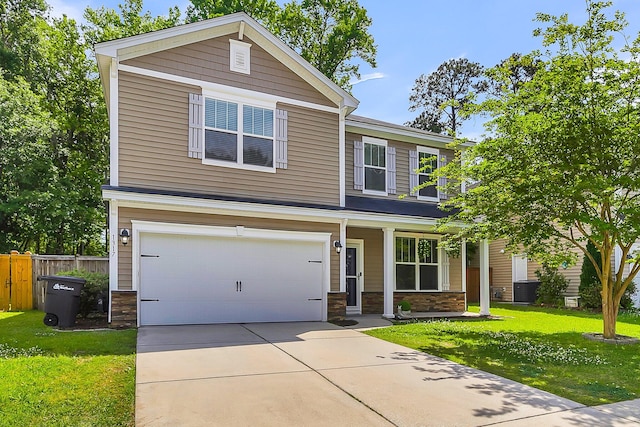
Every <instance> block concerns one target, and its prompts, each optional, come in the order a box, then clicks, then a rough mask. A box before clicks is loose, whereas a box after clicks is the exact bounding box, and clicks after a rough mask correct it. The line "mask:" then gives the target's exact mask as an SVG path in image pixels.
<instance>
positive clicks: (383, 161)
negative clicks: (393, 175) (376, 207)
mask: <svg viewBox="0 0 640 427" xmlns="http://www.w3.org/2000/svg"><path fill="white" fill-rule="evenodd" d="M362 142H363V144H364V192H365V193H370V194H383V195H386V194H387V141H385V140H382V139H376V138H368V137H363V138H362Z"/></svg>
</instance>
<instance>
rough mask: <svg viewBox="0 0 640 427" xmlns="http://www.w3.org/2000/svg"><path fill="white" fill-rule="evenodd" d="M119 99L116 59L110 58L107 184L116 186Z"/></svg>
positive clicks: (117, 180)
mask: <svg viewBox="0 0 640 427" xmlns="http://www.w3.org/2000/svg"><path fill="white" fill-rule="evenodd" d="M119 102H120V101H119V99H118V61H117V60H115V59H112V60H111V65H110V72H109V184H110V185H113V186H117V185H118V182H119V176H118V175H119V174H120V170H119V165H118V150H119V148H118V147H119V144H118V132H119V129H120V128H119V124H118V116H119Z"/></svg>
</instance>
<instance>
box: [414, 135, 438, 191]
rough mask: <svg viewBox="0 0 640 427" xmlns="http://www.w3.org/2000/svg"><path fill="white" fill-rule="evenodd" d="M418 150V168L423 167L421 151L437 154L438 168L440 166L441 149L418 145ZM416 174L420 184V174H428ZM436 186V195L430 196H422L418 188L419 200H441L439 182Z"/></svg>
mask: <svg viewBox="0 0 640 427" xmlns="http://www.w3.org/2000/svg"><path fill="white" fill-rule="evenodd" d="M417 151H418V168H421V167H422V163H421V162H420V153H426V154H432V155H435V156H436V164H437V166H436V169H437V168H439V167H440V150H438V149H437V148H432V147H422V146H418V147H417ZM416 175H418V185H420V175H427V174H426V173H424V172H416ZM435 187H436V194H437V195H436V197H429V196H421V195H420V190H418V191H417V192H416V196H417V198H418V200H426V201H428V202H439V201H440V190H439V189H438V183H437V182H436V183H435Z"/></svg>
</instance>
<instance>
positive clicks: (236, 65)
mask: <svg viewBox="0 0 640 427" xmlns="http://www.w3.org/2000/svg"><path fill="white" fill-rule="evenodd" d="M229 43H230V47H231V49H230V51H231V58H230V61H229V62H230V64H231V71H236V72H238V73H243V74H250V72H251V55H250V49H251V45H250V44H249V43H244V42H241V41H238V40H229Z"/></svg>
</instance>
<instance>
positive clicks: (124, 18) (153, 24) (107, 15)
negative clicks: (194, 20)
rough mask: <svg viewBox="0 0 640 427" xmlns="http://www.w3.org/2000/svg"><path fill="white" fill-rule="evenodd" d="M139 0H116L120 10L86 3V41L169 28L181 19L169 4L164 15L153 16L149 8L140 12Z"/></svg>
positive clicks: (84, 28) (84, 27)
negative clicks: (120, 1)
mask: <svg viewBox="0 0 640 427" xmlns="http://www.w3.org/2000/svg"><path fill="white" fill-rule="evenodd" d="M142 1H143V0H125V1H124V3H120V4H118V9H119V10H120V12H119V13H118V12H117V11H116V10H114V9H110V8H106V7H104V6H102V7H100V8H99V9H92V8H90V7H87V8H86V9H85V11H84V19H86V21H87V24H86V25H84V26H83V32H84V36H85V38H86V40H87V42H88V43H89V45H94V44H95V43H99V42H104V41H109V40H114V39H120V38H123V37H129V36H136V35H138V34H143V33H148V32H151V31H157V30H162V29H164V28H171V27H175V26H176V25H178V24H180V23H181V21H180V9H179V8H178V6H173V7H171V8H169V11H168V13H167V16H155V17H154V16H152V15H151V12H149V11H146V12H144V13H142Z"/></svg>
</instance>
